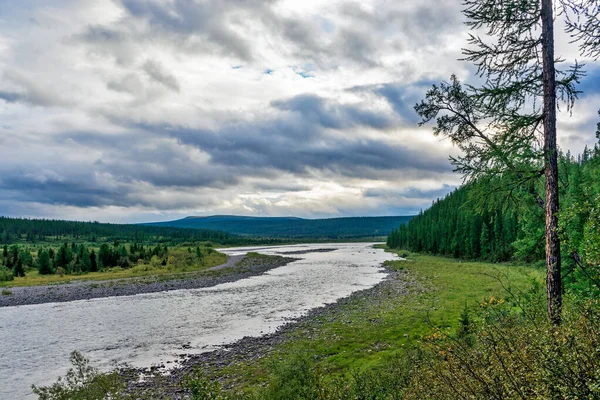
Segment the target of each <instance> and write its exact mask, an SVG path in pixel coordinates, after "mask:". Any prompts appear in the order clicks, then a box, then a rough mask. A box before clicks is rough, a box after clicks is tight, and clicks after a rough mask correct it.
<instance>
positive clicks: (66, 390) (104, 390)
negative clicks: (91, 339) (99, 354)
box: [32, 351, 125, 400]
mask: <svg viewBox="0 0 600 400" xmlns="http://www.w3.org/2000/svg"><path fill="white" fill-rule="evenodd" d="M71 364H72V365H73V368H71V369H69V371H68V372H67V374H66V376H65V378H64V379H63V378H58V381H57V382H56V383H54V384H53V385H52V386H47V387H37V386H35V385H33V386H32V389H33V393H34V394H36V395H37V396H38V398H39V399H40V400H104V399H118V398H124V397H123V396H122V391H123V388H124V387H125V382H124V381H123V378H122V377H121V376H119V374H118V373H117V372H112V373H109V374H101V373H100V372H99V371H98V370H97V369H96V368H94V367H92V366H91V365H90V363H89V360H88V359H87V358H85V357H83V355H81V353H79V352H77V351H74V352H73V353H71Z"/></svg>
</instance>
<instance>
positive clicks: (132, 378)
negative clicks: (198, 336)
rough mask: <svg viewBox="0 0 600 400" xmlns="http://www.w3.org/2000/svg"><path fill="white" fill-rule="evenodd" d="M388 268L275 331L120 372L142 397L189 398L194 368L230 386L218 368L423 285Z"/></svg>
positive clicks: (249, 359) (257, 356) (230, 379)
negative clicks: (374, 281)
mask: <svg viewBox="0 0 600 400" xmlns="http://www.w3.org/2000/svg"><path fill="white" fill-rule="evenodd" d="M387 272H388V276H387V278H386V279H385V280H384V281H382V282H381V283H379V284H378V285H376V286H374V287H373V288H370V289H367V290H362V291H359V292H355V293H353V294H352V295H350V296H349V297H346V298H343V299H340V300H338V301H337V302H336V303H333V304H328V305H326V306H324V307H320V308H317V309H313V310H311V311H310V312H309V313H308V314H306V315H304V316H302V317H300V318H298V319H295V320H291V321H290V322H289V323H287V324H286V325H284V326H282V327H280V328H279V329H278V330H277V331H276V332H274V333H271V334H268V335H264V336H260V337H245V338H243V339H241V340H239V341H237V342H235V343H232V344H229V345H225V346H223V347H222V348H221V349H219V350H216V351H212V352H207V353H202V354H196V355H191V354H185V349H182V354H181V361H180V362H179V364H178V365H177V366H176V367H173V365H172V364H168V365H164V364H161V365H157V366H153V367H151V368H145V369H124V370H122V371H121V373H122V374H123V375H124V376H125V378H126V380H127V381H128V382H129V390H130V392H131V393H135V396H136V397H140V398H146V397H144V396H150V397H151V398H153V399H186V398H187V394H186V393H185V391H184V390H183V389H182V382H183V380H184V378H185V377H186V376H188V375H189V374H190V373H192V372H193V371H194V370H195V369H199V370H200V371H201V372H202V373H203V374H205V375H206V376H219V379H220V380H221V381H222V384H223V385H224V387H231V386H232V385H235V382H236V381H237V380H238V377H235V376H223V375H222V374H220V373H219V371H221V370H223V369H224V368H227V367H228V366H231V365H235V364H238V363H248V362H252V363H253V362H256V361H257V360H259V359H260V358H262V357H264V356H265V355H267V354H269V353H270V352H272V351H273V350H274V349H275V348H276V347H277V346H278V345H280V344H283V343H285V341H291V340H294V339H293V336H294V334H301V335H310V332H311V331H314V330H318V329H319V326H320V324H321V323H322V322H323V321H333V320H344V317H345V314H346V313H347V310H348V309H350V308H352V307H357V306H359V304H364V302H365V301H367V302H371V303H374V304H382V303H385V301H387V299H389V298H390V297H391V296H393V297H397V296H403V295H407V294H408V293H409V292H410V291H411V290H415V289H418V288H420V286H419V283H418V282H417V281H416V279H415V278H414V277H412V276H411V275H410V274H408V273H407V272H405V271H395V270H387ZM344 321H345V320H344ZM165 372H166V373H165ZM139 376H144V379H143V381H140V380H139V378H138V377H139Z"/></svg>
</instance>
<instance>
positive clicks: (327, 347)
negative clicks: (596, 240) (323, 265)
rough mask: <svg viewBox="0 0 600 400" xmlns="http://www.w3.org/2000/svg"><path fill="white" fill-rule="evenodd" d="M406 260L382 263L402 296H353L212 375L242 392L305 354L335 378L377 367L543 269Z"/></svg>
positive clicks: (414, 257) (525, 284) (523, 287)
mask: <svg viewBox="0 0 600 400" xmlns="http://www.w3.org/2000/svg"><path fill="white" fill-rule="evenodd" d="M398 253H399V254H402V253H407V252H404V251H398ZM409 254H410V253H409ZM409 258H410V259H411V260H412V261H393V262H390V263H388V267H389V268H390V269H393V270H396V271H401V273H400V274H399V278H398V279H400V280H404V281H407V282H412V283H411V284H410V285H408V286H409V290H408V293H406V294H401V293H400V294H399V293H398V292H396V291H394V290H387V291H380V293H378V294H377V295H376V296H371V297H366V296H360V295H359V296H353V297H352V298H351V300H350V301H349V302H347V303H345V304H343V305H342V306H341V307H337V308H335V309H332V310H329V311H327V312H326V313H324V314H323V315H322V316H321V317H319V318H318V320H317V321H314V322H310V323H303V324H300V326H299V327H298V329H295V330H293V331H292V333H289V334H287V339H288V340H285V341H284V342H283V343H282V344H279V345H277V346H276V347H275V348H274V350H273V351H272V352H271V353H270V354H268V355H267V356H266V357H263V358H262V359H261V360H260V361H258V362H246V361H244V362H241V363H238V364H235V365H233V366H230V367H227V368H226V369H225V370H223V371H215V376H217V375H218V376H232V377H233V379H234V381H230V382H226V384H228V385H232V384H233V385H234V389H236V390H240V389H242V390H243V389H248V388H250V387H252V386H253V385H256V384H262V383H264V382H265V381H267V379H268V371H269V369H270V366H272V365H273V364H274V363H276V362H278V361H279V360H283V359H289V358H291V357H293V356H294V354H298V353H302V354H308V355H309V356H310V357H312V358H313V359H315V360H317V364H318V366H319V368H320V369H321V370H323V371H324V372H327V373H328V374H333V375H336V374H346V373H349V372H350V371H357V370H359V371H360V370H366V369H370V368H377V367H378V366H380V365H382V364H383V363H384V361H385V360H387V359H389V358H390V357H392V356H394V355H396V354H397V353H398V352H402V351H403V349H407V348H412V347H413V346H414V345H415V344H416V343H417V342H418V341H419V340H420V339H421V337H422V336H423V335H426V334H427V333H429V332H430V331H431V329H432V328H433V327H439V328H454V327H456V326H457V324H458V321H459V317H460V314H461V312H462V311H463V310H464V308H465V306H478V305H479V304H480V302H482V301H483V300H484V299H486V298H490V297H504V296H507V295H508V294H507V292H506V291H505V287H504V286H506V287H510V288H511V289H512V290H515V291H519V290H526V289H527V288H528V287H530V286H531V283H532V281H533V280H537V281H540V282H541V281H542V279H543V273H542V271H541V270H539V269H536V268H533V267H525V266H516V265H503V264H491V263H482V262H461V261H459V260H454V259H448V258H443V257H434V256H427V255H415V254H410V256H409ZM499 279H500V280H499ZM391 287H394V285H392V286H391Z"/></svg>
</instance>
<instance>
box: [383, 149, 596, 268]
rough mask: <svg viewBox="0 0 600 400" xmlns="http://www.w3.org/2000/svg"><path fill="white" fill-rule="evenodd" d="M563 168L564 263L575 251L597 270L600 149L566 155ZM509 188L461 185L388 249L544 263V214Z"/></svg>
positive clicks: (390, 241)
mask: <svg viewBox="0 0 600 400" xmlns="http://www.w3.org/2000/svg"><path fill="white" fill-rule="evenodd" d="M559 164H560V190H561V193H560V195H561V203H560V235H561V242H562V243H563V259H564V260H565V261H566V263H567V264H568V263H569V258H570V257H569V256H570V255H571V254H573V253H574V252H577V254H579V255H581V257H583V258H584V261H585V262H586V263H587V264H588V265H599V264H600V262H599V261H600V259H599V258H598V254H600V251H599V248H600V229H598V228H597V227H598V226H600V148H599V147H598V146H596V147H595V148H594V149H593V150H591V151H588V150H587V149H586V151H585V152H584V153H583V154H582V155H581V156H579V157H577V158H575V157H572V156H571V155H569V154H566V155H564V154H563V155H561V157H560V160H559ZM541 184H542V183H541V182H540V187H538V188H537V191H538V193H543V188H542V187H541ZM508 188H509V186H508V185H507V186H506V187H504V188H503V187H502V183H500V184H498V182H495V183H493V186H492V183H482V182H479V183H476V184H471V185H467V186H463V187H461V188H459V189H457V190H456V191H454V192H453V193H450V194H449V195H448V196H446V197H445V198H444V199H442V200H439V201H437V202H435V203H434V204H433V206H432V207H431V208H429V209H427V210H426V211H424V212H422V213H420V214H419V215H418V216H416V217H415V218H414V219H412V220H411V221H410V223H409V224H408V225H406V226H401V227H400V228H399V229H396V230H394V232H392V233H391V234H390V236H389V237H388V241H387V242H388V245H389V246H390V247H392V248H397V249H406V250H410V251H416V252H427V253H432V254H440V255H446V256H454V257H460V258H467V259H487V260H492V261H507V260H511V259H515V260H523V261H528V262H535V261H539V260H543V259H544V257H545V255H544V248H545V245H544V210H543V209H542V208H541V207H540V206H538V205H537V204H536V203H535V201H534V199H533V196H532V195H531V194H530V193H529V192H528V191H527V190H521V191H519V190H513V191H512V193H510V194H509V191H508ZM498 189H500V191H498ZM502 189H504V190H502ZM494 192H496V193H497V194H496V195H494V196H491V195H490V194H491V193H494ZM494 197H495V201H488V202H487V204H486V202H485V201H484V199H488V200H489V199H493V198H494ZM542 197H543V196H542Z"/></svg>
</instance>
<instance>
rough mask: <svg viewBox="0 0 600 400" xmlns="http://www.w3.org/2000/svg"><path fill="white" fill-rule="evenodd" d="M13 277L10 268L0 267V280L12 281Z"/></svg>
mask: <svg viewBox="0 0 600 400" xmlns="http://www.w3.org/2000/svg"><path fill="white" fill-rule="evenodd" d="M13 279H15V276H14V275H13V272H12V271H11V270H10V269H8V268H6V267H0V282H8V281H12V280H13Z"/></svg>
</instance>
